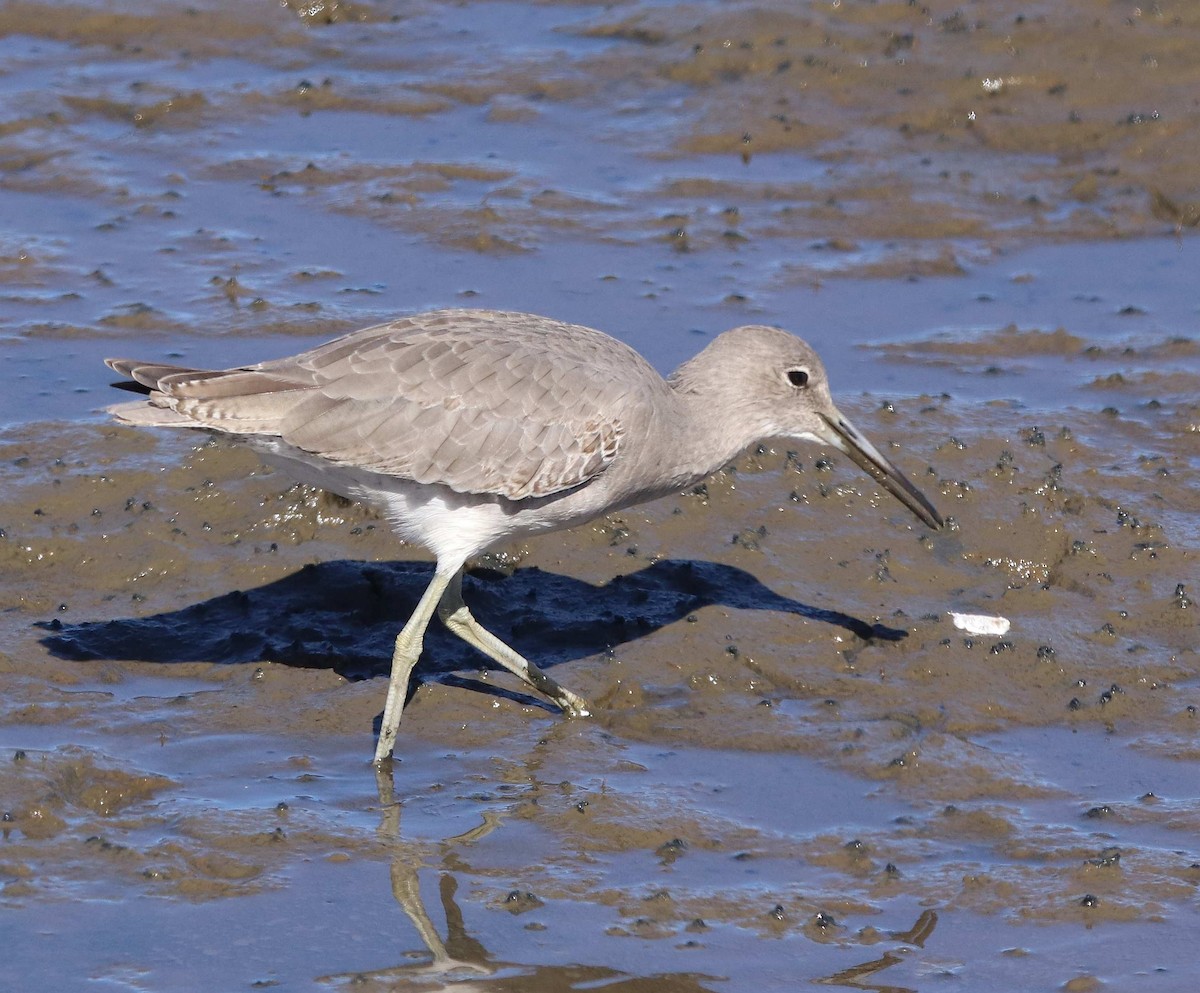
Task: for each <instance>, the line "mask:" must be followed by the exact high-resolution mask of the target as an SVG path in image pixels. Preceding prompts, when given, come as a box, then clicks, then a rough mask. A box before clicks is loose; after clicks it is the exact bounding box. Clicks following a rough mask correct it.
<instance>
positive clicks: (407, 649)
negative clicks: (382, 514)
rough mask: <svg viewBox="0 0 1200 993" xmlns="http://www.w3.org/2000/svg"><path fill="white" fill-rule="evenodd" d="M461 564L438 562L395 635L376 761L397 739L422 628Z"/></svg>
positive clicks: (459, 573)
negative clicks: (450, 564) (409, 613)
mask: <svg viewBox="0 0 1200 993" xmlns="http://www.w3.org/2000/svg"><path fill="white" fill-rule="evenodd" d="M461 576H462V566H461V565H460V564H458V563H455V565H454V567H453V568H443V567H442V565H441V564H440V563H439V565H438V567H437V569H436V571H435V572H434V574H433V579H432V580H430V583H429V586H427V587H426V588H425V592H424V593H423V594H422V595H421V600H420V602H419V603H418V604H417V608H416V610H414V611H413V612H412V617H410V618H409V619H408V623H407V624H405V625H404V629H403V630H402V631H401V632H400V634H398V635H397V636H396V649H395V651H394V652H393V653H392V676H391V679H390V680H389V681H388V692H387V703H385V704H384V706H383V723H382V724H381V725H380V728H379V743H378V744H377V745H376V746H375V761H376V762H382V761H383V760H384V759H386V758H387V757H388V756H390V755H391V754H392V746H393V745H395V743H396V734H397V732H398V731H399V730H400V714H401V712H402V711H403V710H404V698H405V697H406V696H408V679H409V676H411V675H412V671H413V667H414V666H415V665H416V664H417V659H419V658H420V657H421V648H422V646H423V645H424V643H425V629H426V628H427V627H429V621H430V619H431V618H432V617H433V612H434V611H435V610H436V609H437V606H438V602H439V601H440V600H441V599H442V596H443V594H444V593H445V591H446V587H447V586H449V585H452V584H453V583H454V582H455V581H456V580H457V581H459V582H461Z"/></svg>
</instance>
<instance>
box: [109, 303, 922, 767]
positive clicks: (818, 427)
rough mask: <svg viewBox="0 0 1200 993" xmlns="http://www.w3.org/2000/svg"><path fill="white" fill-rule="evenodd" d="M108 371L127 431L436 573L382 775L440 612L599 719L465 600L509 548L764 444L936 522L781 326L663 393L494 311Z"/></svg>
mask: <svg viewBox="0 0 1200 993" xmlns="http://www.w3.org/2000/svg"><path fill="white" fill-rule="evenodd" d="M107 364H108V365H109V366H110V367H111V368H112V369H114V370H116V371H117V372H118V373H120V374H121V375H123V376H126V377H128V379H129V380H132V382H127V383H120V384H117V385H119V386H122V387H124V388H126V389H131V390H135V391H137V392H141V393H144V394H145V398H144V399H143V400H139V401H136V402H134V403H126V404H119V405H117V406H114V407H111V408H109V410H110V411H111V413H113V414H114V415H115V416H116V417H117V418H119V419H120V420H122V421H124V422H126V423H128V424H136V425H141V426H146V427H190V428H206V429H208V430H211V431H218V432H221V433H223V434H231V435H236V436H238V437H239V438H241V439H243V440H244V441H246V442H247V443H248V444H249V445H251V446H252V447H253V448H254V449H256V450H257V451H258V452H259V453H260V454H261V455H262V457H263V458H264V459H265V460H266V461H268V462H270V463H275V464H277V465H279V466H281V467H283V468H284V469H285V470H286V471H287V472H288V473H290V474H291V475H292V476H293V477H294V478H296V479H297V480H299V481H301V482H305V483H310V484H312V485H314V486H318V487H321V488H323V489H326V490H330V491H332V492H334V493H338V494H341V495H343V496H346V497H349V498H351V499H355V500H361V501H363V502H364V503H367V504H369V505H371V506H373V507H375V508H376V509H378V510H379V511H381V512H382V513H383V514H384V515H385V516H386V517H387V518H388V520H389V521H390V522H391V524H392V526H393V528H394V529H395V531H396V532H397V534H399V535H400V536H401V537H402V538H404V539H405V540H407V541H413V542H416V543H418V544H420V545H423V546H425V547H426V548H428V549H429V550H430V551H432V552H433V554H434V555H435V556H436V557H437V565H436V568H435V570H434V575H433V579H432V580H431V581H430V583H429V586H428V587H427V588H426V590H425V593H424V594H423V595H422V597H421V599H420V602H419V603H418V604H417V607H416V609H415V610H414V611H413V613H412V616H411V617H410V618H409V620H408V622H407V623H406V624H405V625H404V628H403V630H401V632H400V634H399V636H398V637H397V638H396V647H395V651H394V653H393V656H392V671H391V679H390V681H389V684H388V693H387V702H386V704H385V706H384V712H383V723H382V728H381V731H380V735H379V742H378V746H377V748H376V750H375V760H376V762H380V761H382V760H383V759H385V758H387V757H389V756H390V755H391V752H392V747H393V745H394V744H395V740H396V734H397V731H398V730H399V727H400V716H401V711H402V710H403V708H404V702H405V696H406V694H407V691H408V684H409V677H410V674H411V672H412V669H413V667H414V666H415V665H416V664H417V660H418V658H419V657H420V654H421V647H422V643H423V640H424V636H425V630H426V628H427V627H428V625H429V622H430V620H431V619H432V617H433V614H434V613H435V612H436V613H437V614H438V616H439V617H440V618H441V620H442V621H443V623H444V624H445V625H446V626H447V627H448V628H449V629H450V630H451V631H453V632H454V633H455V634H457V635H458V636H459V637H461V638H462V639H463V640H464V641H466V642H467V643H468V644H470V645H473V646H474V647H475V648H477V649H479V651H481V652H483V653H484V654H485V655H487V656H489V657H490V658H492V659H494V660H495V661H496V662H498V663H499V664H500V665H502V666H504V668H506V669H508V670H509V671H510V672H513V673H515V674H516V675H517V676H519V677H520V678H521V679H522V680H524V682H525V683H526V684H527V685H529V686H530V687H532V688H533V689H535V690H537V691H538V692H540V693H542V694H544V695H545V696H546V697H548V698H549V699H550V700H552V701H554V703H556V704H557V705H558V706H559V707H560V708H561V709H562V710H563V711H564V712H565V713H566V714H568V715H570V716H584V715H587V714H588V713H589V710H588V705H587V703H586V702H585V701H584V700H583V699H582V698H581V697H579V696H578V695H576V694H575V693H572V692H571V691H570V690H568V689H566V688H565V687H563V686H560V685H559V684H558V683H557V682H555V681H554V680H553V679H551V678H550V677H549V676H547V675H546V674H545V673H544V672H542V671H541V670H540V669H538V668H537V667H536V666H535V665H533V664H532V663H530V662H529V661H528V660H526V659H525V658H524V657H523V656H521V655H520V654H519V653H518V652H516V651H514V650H513V649H512V648H510V647H509V646H508V645H506V644H505V643H504V642H503V641H501V640H500V639H499V638H497V637H496V636H495V635H494V634H492V633H491V632H490V631H488V630H486V629H485V628H484V627H482V626H481V625H480V624H479V622H478V621H476V620H475V618H474V617H473V616H472V614H471V612H470V610H468V609H467V606H466V604H465V603H463V599H462V574H463V567H464V564H465V563H466V561H467V560H468V559H469V558H471V557H473V556H476V555H479V554H480V553H481V552H484V551H486V550H488V549H490V548H493V547H495V546H496V545H499V544H501V543H502V542H507V541H511V540H513V539H520V538H525V537H527V536H529V535H534V534H540V533H542V532H545V531H554V530H557V529H560V528H568V527H573V526H574V525H577V524H582V523H584V522H586V521H590V520H592V519H593V518H595V517H598V516H600V515H602V514H605V513H607V512H609V511H612V510H618V509H620V508H623V507H629V506H631V505H633V504H637V503H641V502H643V501H646V500H653V499H655V498H657V497H661V496H666V495H668V494H670V493H677V492H679V491H680V490H682V489H685V488H686V487H689V486H691V485H693V484H695V483H697V482H699V481H700V480H702V479H704V478H705V477H706V476H708V475H710V474H711V473H713V472H715V471H716V470H718V469H720V468H721V467H722V466H724V465H725V464H727V463H728V462H729V461H730V460H731V459H732V458H734V457H735V456H736V455H738V454H739V453H740V452H742V451H743V450H745V449H746V448H748V447H749V446H751V445H753V444H755V443H756V442H761V441H768V440H771V439H787V440H802V441H812V442H817V443H820V444H825V445H830V446H832V447H834V448H836V449H837V450H839V451H841V452H843V453H844V454H845V455H847V456H848V457H849V458H850V459H851V460H852V461H854V462H855V463H856V464H857V465H859V466H860V467H861V468H862V469H864V470H865V471H866V472H867V473H869V474H870V476H871V477H872V478H873V479H874V480H875V481H876V482H877V483H878V484H879V485H880V486H882V487H883V488H884V489H885V490H887V491H888V492H889V493H891V494H892V495H893V496H895V497H896V498H897V499H898V500H899V501H900V502H901V503H902V504H904V506H905V507H907V508H908V509H909V510H910V511H912V513H913V514H915V515H916V516H917V518H918V519H919V520H920V521H922V522H923V523H924V524H925V525H927V526H928V527H930V528H940V527H942V525H943V521H942V517H941V515H940V514H939V513H938V512H937V510H935V509H934V507H933V505H932V504H931V503H930V502H929V501H928V500H927V499H926V498H925V496H924V495H923V494H922V493H921V492H920V491H919V490H918V489H917V488H916V487H915V486H914V485H913V484H912V483H911V482H910V481H909V479H908V478H907V477H906V476H905V475H904V474H903V473H902V472H901V471H900V470H899V469H897V468H896V466H895V465H893V464H892V462H891V461H890V460H889V459H888V458H887V457H886V456H885V455H883V453H882V452H880V451H879V449H877V448H876V447H875V446H874V445H872V444H871V442H869V441H868V440H867V439H866V437H864V436H863V434H862V433H861V432H859V431H858V429H857V428H855V427H854V425H853V424H851V422H850V421H849V420H848V419H847V418H846V417H845V416H843V415H842V413H841V412H840V411H839V410H838V409H837V407H836V406H835V405H834V402H833V398H832V397H831V396H830V392H829V384H828V382H827V380H826V376H825V369H824V367H823V366H822V364H821V360H820V359H819V358H818V357H817V354H816V352H814V351H813V349H812V348H811V347H810V346H809V345H808V344H807V343H806V342H804V341H802V340H801V339H800V338H797V337H795V336H794V335H791V334H788V333H787V332H785V331H780V330H778V329H776V328H771V327H763V326H759V325H750V326H747V327H740V328H735V329H734V330H732V331H727V332H725V333H724V334H722V335H720V336H718V337H717V338H714V339H713V340H712V341H711V342H710V343H709V344H708V346H707V347H705V348H704V350H703V351H701V352H700V353H699V354H698V355H696V356H695V357H694V358H692V359H689V360H688V361H687V362H685V363H683V365H681V366H680V367H679V368H678V369H676V370H675V372H673V373H672V374H671V375H670V376H668V377H667V378H666V379H664V378H663V377H662V376H660V375H659V374H658V373H657V372H656V371H655V370H654V369H653V367H651V365H650V364H649V363H648V362H647V361H646V360H645V359H644V358H642V356H641V355H639V354H638V353H637V352H635V351H634V350H633V349H632V348H630V347H629V346H628V345H626V344H624V343H622V342H620V341H617V340H616V339H615V338H611V337H609V336H608V335H606V334H603V333H602V332H600V331H595V330H593V329H592V328H586V327H581V326H579V325H575V324H565V323H562V322H560V321H555V320H551V319H550V318H547V317H538V316H535V315H533V314H518V313H504V312H499V311H488V310H440V311H433V312H431V313H426V314H418V315H416V316H413V317H403V318H400V319H399V320H395V321H391V322H389V323H387V324H381V325H378V326H377V327H371V328H365V329H363V330H361V331H355V332H353V333H352V334H348V335H345V336H344V337H341V338H337V339H335V340H334V341H330V342H328V343H327V344H324V345H320V346H318V347H316V348H314V349H311V350H310V351H307V352H302V353H301V354H299V355H294V356H291V357H289V358H284V359H276V360H273V361H269V362H260V363H258V364H257V365H249V366H242V367H239V368H236V369H223V370H202V369H188V368H183V367H180V366H173V365H164V364H162V363H157V362H144V361H138V360H131V359H108V360H107Z"/></svg>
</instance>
